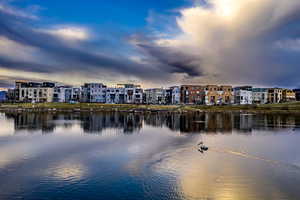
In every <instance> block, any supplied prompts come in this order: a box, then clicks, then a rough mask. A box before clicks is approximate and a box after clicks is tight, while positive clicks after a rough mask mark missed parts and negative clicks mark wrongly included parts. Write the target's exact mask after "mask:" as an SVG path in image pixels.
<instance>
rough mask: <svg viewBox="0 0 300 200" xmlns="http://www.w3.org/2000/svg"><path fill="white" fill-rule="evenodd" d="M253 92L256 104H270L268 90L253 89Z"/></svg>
mask: <svg viewBox="0 0 300 200" xmlns="http://www.w3.org/2000/svg"><path fill="white" fill-rule="evenodd" d="M252 92H253V93H252V96H253V103H254V104H266V103H268V88H253V90H252Z"/></svg>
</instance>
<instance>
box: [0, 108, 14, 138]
mask: <svg viewBox="0 0 300 200" xmlns="http://www.w3.org/2000/svg"><path fill="white" fill-rule="evenodd" d="M13 132H14V122H13V120H5V115H4V114H2V113H0V137H1V136H7V135H11V134H12V133H13Z"/></svg>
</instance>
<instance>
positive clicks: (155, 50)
mask: <svg viewBox="0 0 300 200" xmlns="http://www.w3.org/2000/svg"><path fill="white" fill-rule="evenodd" d="M138 46H139V47H140V48H142V49H143V50H145V52H146V53H147V54H149V55H150V56H151V57H153V58H154V59H156V60H157V61H158V62H159V63H162V64H163V65H165V66H166V67H167V68H168V69H169V71H170V72H172V73H186V74H188V75H189V76H201V75H202V73H201V71H200V70H199V59H197V58H196V57H192V56H191V55H185V54H184V53H182V52H178V51H176V50H173V49H170V48H167V47H160V46H155V45H147V44H138Z"/></svg>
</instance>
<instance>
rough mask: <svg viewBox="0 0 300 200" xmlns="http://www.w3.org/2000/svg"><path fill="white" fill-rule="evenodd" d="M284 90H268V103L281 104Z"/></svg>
mask: <svg viewBox="0 0 300 200" xmlns="http://www.w3.org/2000/svg"><path fill="white" fill-rule="evenodd" d="M282 92H283V90H282V89H281V88H270V89H269V90H268V103H280V102H282V101H283V98H282V97H283V96H282Z"/></svg>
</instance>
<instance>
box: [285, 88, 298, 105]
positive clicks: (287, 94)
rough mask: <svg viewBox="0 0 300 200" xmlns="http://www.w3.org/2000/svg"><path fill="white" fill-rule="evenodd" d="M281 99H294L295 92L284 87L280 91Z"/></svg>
mask: <svg viewBox="0 0 300 200" xmlns="http://www.w3.org/2000/svg"><path fill="white" fill-rule="evenodd" d="M282 101H283V102H290V101H296V93H295V92H294V91H293V90H290V89H284V90H283V91H282Z"/></svg>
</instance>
